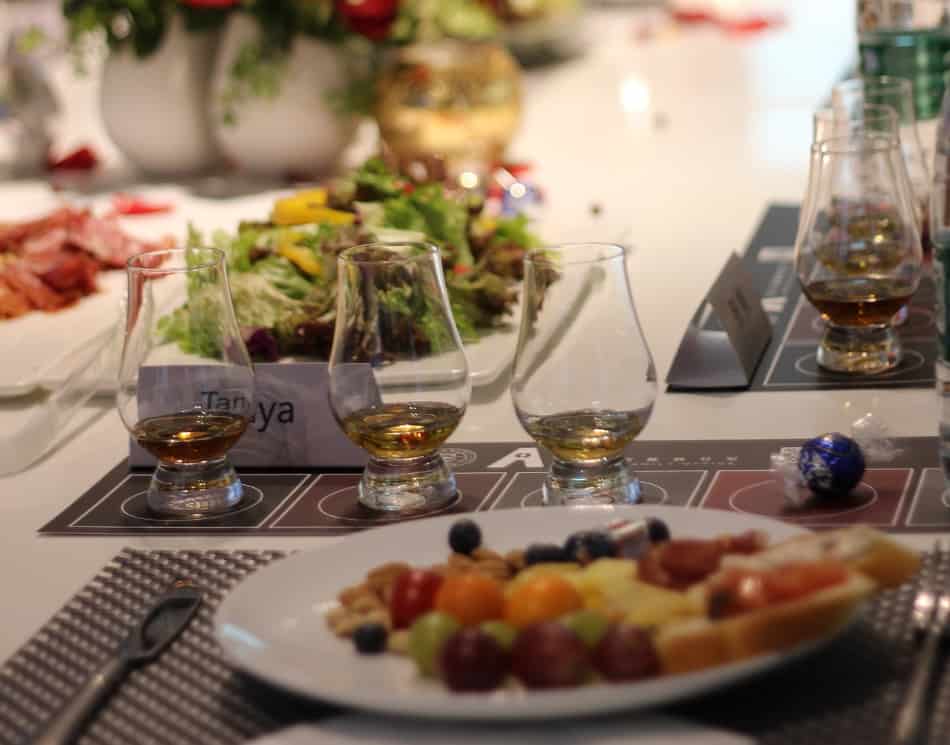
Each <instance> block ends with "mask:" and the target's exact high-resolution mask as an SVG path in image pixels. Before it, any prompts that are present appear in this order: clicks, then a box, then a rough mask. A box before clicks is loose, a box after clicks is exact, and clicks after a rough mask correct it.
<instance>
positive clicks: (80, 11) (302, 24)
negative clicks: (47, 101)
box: [63, 0, 498, 122]
mask: <svg viewBox="0 0 950 745" xmlns="http://www.w3.org/2000/svg"><path fill="white" fill-rule="evenodd" d="M63 12H64V14H65V16H66V18H67V20H68V22H69V28H70V38H71V40H72V41H73V42H74V44H75V46H76V47H77V48H81V47H82V42H83V41H84V39H85V38H86V37H88V36H90V35H92V34H94V33H104V34H105V37H106V40H107V41H108V44H109V46H110V48H113V49H115V48H118V47H120V46H123V45H131V47H132V49H133V50H134V52H135V54H136V55H137V56H138V57H140V58H142V57H147V56H148V55H149V54H151V53H152V52H154V51H155V50H156V49H157V48H158V46H159V44H160V43H161V41H162V39H163V37H164V34H165V32H166V31H167V29H168V26H169V24H170V22H171V18H172V17H173V16H174V15H175V14H179V15H180V16H181V18H182V20H183V22H184V27H185V29H186V30H188V31H203V30H209V29H215V28H218V27H220V26H221V25H222V24H223V23H224V22H225V21H226V19H227V18H228V16H229V14H231V13H244V14H246V15H247V16H249V17H251V18H252V19H253V20H254V21H255V23H256V25H257V26H258V27H259V29H260V36H259V39H258V40H256V41H255V42H251V43H247V44H245V45H243V46H242V48H241V49H240V50H239V52H238V54H237V55H236V56H235V58H234V59H233V61H232V62H231V67H230V78H231V82H230V84H229V85H228V86H227V89H226V90H225V91H224V92H223V94H222V95H223V99H224V100H223V102H222V103H223V110H224V112H225V114H224V116H225V120H226V121H232V122H233V121H235V120H236V118H237V115H238V108H239V105H240V103H241V102H242V101H244V100H247V99H248V98H251V97H263V98H267V97H274V96H276V95H277V94H278V93H279V90H280V83H281V79H282V76H283V68H284V63H285V61H286V58H287V55H288V53H289V51H290V49H291V46H292V44H293V42H294V40H295V39H296V38H297V37H298V36H303V37H310V38H314V39H319V40H321V41H325V42H329V43H332V44H339V45H341V46H345V47H347V48H349V49H352V50H354V51H355V54H353V55H351V57H352V58H355V59H356V60H358V61H360V62H361V63H362V65H361V66H362V68H363V69H362V70H361V71H360V72H359V73H355V74H354V75H353V76H352V78H353V79H352V80H351V81H350V82H349V84H348V85H345V86H343V87H342V88H341V89H340V90H338V91H334V92H333V104H334V106H335V107H337V108H340V109H342V110H344V111H347V112H364V111H367V110H368V109H369V107H370V105H371V103H372V83H373V80H374V79H375V74H376V70H377V68H378V65H377V61H378V54H379V52H381V51H382V50H383V49H385V48H386V47H391V46H398V45H405V44H409V43H412V42H416V41H431V40H436V39H440V38H458V39H484V38H490V37H492V36H494V35H495V34H496V33H497V30H498V13H497V8H496V6H495V2H494V0H63Z"/></svg>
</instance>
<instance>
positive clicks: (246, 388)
mask: <svg viewBox="0 0 950 745" xmlns="http://www.w3.org/2000/svg"><path fill="white" fill-rule="evenodd" d="M127 273H128V285H129V286H128V304H127V316H126V323H125V339H124V344H123V348H122V359H121V363H120V367H119V387H118V394H117V403H118V407H119V415H120V416H121V418H122V421H123V423H124V424H125V426H126V427H127V428H128V430H129V432H131V434H132V438H133V439H134V440H135V441H136V442H137V443H138V444H139V445H140V446H141V447H142V448H144V449H145V450H146V451H148V452H149V453H150V454H152V455H154V456H155V457H156V458H158V467H157V468H156V470H155V472H154V474H153V475H152V481H151V484H150V486H149V489H148V493H147V496H146V501H147V504H148V507H149V509H150V510H151V511H152V512H154V513H156V514H158V515H163V516H174V517H179V518H181V517H195V518H198V517H207V516H209V515H216V514H220V513H223V512H226V511H228V510H230V509H231V508H233V507H235V506H236V505H238V503H239V502H240V501H241V498H242V495H243V489H242V486H241V481H240V479H239V478H238V476H237V473H236V472H235V470H234V467H233V466H232V465H231V463H230V461H229V460H228V457H227V454H228V451H229V450H230V449H231V448H232V447H233V446H234V445H235V444H236V443H237V442H238V440H240V438H241V436H242V435H243V434H244V431H245V430H246V429H247V426H248V423H249V421H250V418H251V416H252V413H253V406H254V369H253V367H252V366H251V359H250V357H249V356H248V353H247V349H246V348H245V346H244V342H243V340H242V338H241V332H240V328H239V327H238V324H237V320H236V319H235V316H234V307H233V306H232V304H231V291H230V287H229V285H228V274H227V264H226V261H225V256H224V253H222V252H221V251H219V250H218V249H215V248H182V249H169V250H164V251H151V252H148V253H143V254H139V255H138V256H134V257H132V258H131V259H130V260H129V262H128V265H127ZM173 325H177V326H178V328H177V329H176V330H177V332H179V333H176V334H172V333H170V331H171V327H172V326H173ZM173 337H175V338H173ZM179 338H185V339H188V342H187V343H186V344H185V345H184V346H186V347H187V349H185V348H183V347H182V345H181V344H180V342H179V341H177V340H176V339H179Z"/></svg>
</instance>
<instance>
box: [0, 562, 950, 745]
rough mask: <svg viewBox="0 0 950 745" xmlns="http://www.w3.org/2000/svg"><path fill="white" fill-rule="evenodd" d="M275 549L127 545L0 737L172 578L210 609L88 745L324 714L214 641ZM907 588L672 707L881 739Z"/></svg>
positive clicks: (896, 683)
mask: <svg viewBox="0 0 950 745" xmlns="http://www.w3.org/2000/svg"><path fill="white" fill-rule="evenodd" d="M282 556H283V554H282V553H280V552H275V551H267V552H254V551H235V552H225V551H137V550H131V549H126V550H125V551H123V552H122V553H121V554H119V555H118V556H117V557H116V558H115V559H113V561H112V562H111V563H110V564H109V565H108V566H107V567H105V568H104V569H103V570H102V572H100V573H99V575H98V576H97V577H96V578H95V579H94V580H93V581H92V582H91V583H90V584H89V585H87V586H86V587H85V588H84V589H83V590H81V591H80V592H79V594H78V595H76V596H75V597H74V598H73V599H72V600H71V601H70V602H69V603H68V604H67V605H66V606H65V607H64V608H63V609H62V610H61V611H60V612H59V613H57V614H56V616H55V617H54V618H53V619H52V620H51V621H50V622H49V623H48V624H46V625H45V626H44V627H43V628H42V629H41V630H40V631H39V632H38V633H37V634H36V635H35V636H34V637H33V638H32V639H31V640H30V641H29V642H27V644H26V645H25V646H24V647H23V648H22V649H21V650H20V651H19V652H17V653H16V654H15V655H14V656H13V657H12V658H11V659H10V660H8V661H7V662H6V664H5V665H4V666H3V667H2V669H0V743H2V744H3V745H26V743H29V742H30V741H31V739H32V737H33V736H34V734H35V733H36V732H37V731H38V728H39V726H40V724H41V723H42V722H44V721H45V720H46V719H47V718H48V717H49V716H50V715H51V714H52V713H53V712H54V711H56V710H57V709H58V708H59V707H60V706H61V705H62V703H63V702H64V701H65V700H67V699H68V698H69V697H70V696H72V695H73V693H74V692H75V691H76V690H77V689H78V688H79V686H81V685H82V683H83V682H84V681H85V680H86V679H87V678H88V676H89V675H90V674H91V673H92V672H93V671H94V670H95V669H96V667H97V666H98V665H99V664H100V663H101V662H102V661H103V660H105V659H106V658H107V657H108V656H109V655H110V654H111V653H113V651H114V650H115V649H116V647H117V646H118V644H119V642H120V641H121V640H122V638H124V636H125V634H126V632H127V630H128V628H129V626H130V624H132V623H133V622H134V620H135V619H137V618H138V616H139V614H140V613H141V612H142V611H143V610H144V609H145V607H146V606H147V605H148V604H149V602H150V601H151V600H152V599H153V598H154V597H156V596H157V595H158V594H160V593H161V592H162V591H163V590H165V589H166V588H167V587H168V586H169V585H170V584H171V583H172V582H173V581H174V580H176V579H179V578H189V579H191V580H192V581H194V582H195V583H197V584H199V585H201V586H202V587H204V588H205V589H206V590H207V591H208V596H207V603H206V604H205V605H204V607H203V608H202V610H201V612H200V614H199V615H198V617H197V618H196V619H195V620H194V621H193V622H192V623H191V625H190V626H189V627H188V629H187V630H186V631H185V632H184V634H182V636H181V637H180V638H179V639H178V640H177V641H176V642H175V643H174V644H173V646H172V647H171V648H170V649H169V650H168V651H167V652H166V653H165V654H164V655H163V656H162V657H161V658H160V660H159V661H158V662H156V663H154V664H152V665H151V666H149V667H147V668H145V669H143V670H139V671H136V672H134V673H133V674H132V675H131V677H130V678H129V679H128V680H127V681H126V683H125V684H124V685H123V686H122V687H121V689H120V690H119V691H118V692H117V693H116V694H115V695H114V696H113V698H112V699H111V700H110V701H109V703H108V704H107V706H106V707H105V709H104V710H103V711H102V712H101V713H100V715H99V716H98V717H97V718H96V719H95V720H94V722H93V723H92V725H91V726H90V727H89V729H88V730H87V732H86V734H85V736H84V737H83V738H82V740H81V743H82V745H100V744H101V745H127V743H130V742H134V743H136V745H184V744H186V743H187V744H191V743H202V744H205V745H218V744H220V745H230V744H231V743H240V742H243V741H245V740H247V739H249V738H251V737H254V736H256V735H260V734H263V733H266V732H269V731H272V730H275V729H277V728H279V727H282V726H284V725H286V724H290V723H292V722H295V721H300V720H303V719H316V718H320V717H322V716H326V715H328V714H330V713H332V712H333V711H335V710H334V709H332V708H330V707H321V706H320V705H318V704H313V703H308V702H303V701H301V700H298V699H293V698H291V697H288V696H286V695H285V694H282V693H278V692H275V691H273V690H272V689H269V688H266V687H265V686H263V685H259V684H255V683H253V682H252V681H250V680H249V679H247V678H245V677H244V676H241V675H239V674H237V673H235V672H234V671H232V670H231V669H230V668H229V667H228V666H227V665H225V664H224V662H223V661H222V658H221V654H220V651H219V650H218V648H217V645H216V644H215V642H214V639H213V636H212V619H213V614H214V609H215V608H216V607H217V604H218V603H219V602H220V601H221V599H222V598H223V597H224V595H225V594H226V593H227V592H228V590H230V589H231V588H232V587H233V586H234V585H236V584H237V583H238V582H240V580H242V579H243V578H244V577H246V576H247V575H248V574H250V573H251V572H253V571H254V570H255V569H257V568H259V567H261V566H264V565H265V564H268V563H269V562H271V561H274V560H277V559H279V558H281V557H282ZM927 561H931V562H933V561H939V562H940V565H941V566H940V567H939V568H940V569H941V570H942V572H941V573H942V574H943V576H950V554H947V553H944V554H941V555H940V556H937V555H935V554H930V555H928V557H927ZM914 591H915V588H914V587H912V586H910V585H907V586H905V587H903V588H901V589H900V590H897V591H894V592H889V593H886V594H885V595H884V596H883V597H881V598H880V599H878V600H877V601H875V602H874V603H873V604H872V605H871V607H870V609H869V612H868V613H867V614H866V615H865V618H864V619H863V620H862V621H861V622H860V624H859V625H858V627H857V628H855V629H852V630H851V631H850V632H849V633H847V634H846V635H845V636H844V637H843V638H842V639H840V640H839V641H837V642H835V643H833V644H832V645H830V646H829V647H827V648H826V649H824V650H823V651H822V652H820V653H818V654H816V655H813V656H810V657H808V658H806V659H803V660H800V661H799V662H797V663H794V664H792V665H789V666H787V667H786V668H784V669H782V670H779V671H776V672H774V673H772V674H770V675H768V676H765V677H762V678H760V679H756V680H754V681H751V682H748V683H744V684H741V685H738V686H735V687H733V688H730V689H728V690H726V691H723V692H721V693H718V694H716V695H713V696H707V697H704V698H702V699H699V700H697V701H693V702H689V703H686V704H683V705H680V706H678V707H676V708H675V709H674V713H677V714H682V715H686V716H689V717H693V718H698V719H702V720H704V721H707V722H710V723H713V724H717V725H720V726H723V727H726V728H729V729H734V730H737V731H741V732H744V733H747V734H750V735H753V736H755V737H757V738H758V739H760V740H761V741H762V742H763V743H767V744H769V745H773V744H774V745H814V744H815V743H821V745H853V744H856V743H861V745H875V744H876V743H880V744H881V745H885V743H888V742H889V740H890V726H891V723H892V720H893V718H894V715H895V713H896V708H897V704H898V701H899V699H900V694H901V691H902V690H903V687H904V686H905V684H906V681H907V678H908V676H909V671H910V666H911V663H912V654H913V651H914V646H913V641H912V630H911V627H910V611H911V605H912V602H913V597H914ZM936 700H937V705H936V706H935V711H934V714H933V721H932V726H931V730H930V732H931V736H930V742H931V743H934V744H936V743H938V742H943V741H944V739H943V738H944V737H945V735H946V733H947V731H948V728H950V716H948V714H950V674H947V671H946V670H945V672H944V674H943V676H942V680H941V681H940V688H939V690H938V691H937V699H936ZM632 726H634V727H635V725H632ZM632 731H635V729H634V730H632ZM496 740H497V732H496Z"/></svg>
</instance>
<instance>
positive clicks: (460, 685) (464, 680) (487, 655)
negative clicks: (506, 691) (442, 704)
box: [439, 628, 508, 691]
mask: <svg viewBox="0 0 950 745" xmlns="http://www.w3.org/2000/svg"><path fill="white" fill-rule="evenodd" d="M439 670H440V671H441V674H442V680H444V681H445V684H446V685H447V686H448V687H449V688H451V689H452V690H453V691H491V690H494V689H495V688H497V687H498V686H499V685H501V682H502V681H503V680H504V679H505V676H506V675H507V674H508V653H507V652H505V650H504V649H502V648H501V645H500V644H499V643H498V642H497V641H495V638H494V637H493V636H491V635H490V634H488V633H487V632H485V631H482V630H481V629H478V628H465V629H461V630H460V631H457V632H455V633H454V634H453V635H452V636H450V637H449V638H448V640H447V641H446V642H445V644H444V645H443V647H442V656H441V659H440V660H439Z"/></svg>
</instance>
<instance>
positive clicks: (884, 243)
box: [795, 132, 922, 375]
mask: <svg viewBox="0 0 950 745" xmlns="http://www.w3.org/2000/svg"><path fill="white" fill-rule="evenodd" d="M904 169H905V164H904V159H903V157H902V154H901V151H900V145H899V143H898V142H896V141H895V140H894V138H893V137H891V136H884V135H878V134H874V133H870V132H857V133H854V134H851V135H847V136H844V137H834V138H831V139H828V140H824V141H822V142H819V143H816V144H815V145H813V146H812V159H811V173H810V174H809V180H808V192H807V194H806V198H805V204H804V206H803V208H802V209H803V213H802V219H801V221H800V224H799V231H798V237H797V239H796V243H795V262H796V269H797V272H798V278H799V282H800V283H801V287H802V290H803V291H804V293H805V296H806V297H807V298H808V300H809V302H811V304H812V305H814V306H815V308H816V309H817V310H818V312H819V313H821V316H822V318H823V319H824V321H825V323H826V327H825V332H824V335H823V337H822V339H821V342H820V344H819V346H818V351H817V358H818V364H819V365H820V366H821V367H823V368H825V369H827V370H831V371H834V372H838V373H849V374H856V375H874V374H878V373H882V372H885V371H887V370H890V369H891V368H893V367H895V366H897V365H898V364H899V363H900V360H901V355H902V350H901V344H900V338H899V337H898V336H897V334H896V333H895V332H894V329H893V328H892V319H893V317H894V315H895V314H896V313H897V312H898V311H900V310H901V309H902V308H903V307H904V306H905V305H907V303H908V302H909V301H910V299H911V297H913V295H914V293H915V292H916V291H917V286H918V284H919V282H920V274H921V263H922V251H921V245H920V234H919V233H918V230H917V221H916V219H915V214H914V208H913V196H912V194H911V193H910V185H909V181H908V179H907V176H906V172H905V170H904Z"/></svg>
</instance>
